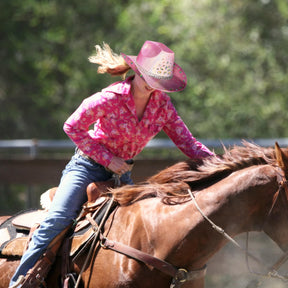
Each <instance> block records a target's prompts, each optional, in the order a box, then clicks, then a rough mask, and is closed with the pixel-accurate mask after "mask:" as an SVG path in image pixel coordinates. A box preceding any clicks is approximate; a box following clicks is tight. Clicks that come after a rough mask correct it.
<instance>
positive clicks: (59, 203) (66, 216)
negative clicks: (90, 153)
mask: <svg viewBox="0 0 288 288" xmlns="http://www.w3.org/2000/svg"><path fill="white" fill-rule="evenodd" d="M111 177H112V173H110V172H108V171H107V170H106V169H105V168H104V167H103V166H102V165H100V164H97V163H95V162H92V161H91V160H88V159H86V158H84V157H82V156H80V155H79V154H77V153H76V154H75V155H74V156H73V157H72V159H71V160H70V162H69V163H68V164H67V166H66V167H65V170H64V171H63V175H62V178H61V181H60V184H59V187H58V189H57V192H56V194H55V196H54V199H53V202H52V205H51V208H50V210H49V212H48V215H47V217H46V219H45V220H44V221H43V222H42V223H41V225H40V227H39V229H37V230H36V231H35V232H34V234H33V237H32V239H31V242H30V244H29V247H28V250H27V251H26V252H25V253H24V255H23V257H22V258H21V262H20V265H19V266H18V268H17V270H16V272H15V274H14V275H13V277H12V279H11V281H10V286H11V285H13V284H14V283H15V282H16V281H17V279H18V277H19V276H20V275H24V276H25V275H26V273H27V272H28V270H29V269H31V268H32V267H33V266H34V265H35V263H36V262H37V260H38V259H39V258H40V256H42V255H43V253H44V252H45V250H46V249H47V247H48V245H49V243H50V242H51V241H52V240H53V239H54V238H55V237H56V236H57V235H58V234H59V233H60V232H61V231H63V230H64V229H65V228H66V227H67V226H69V225H70V224H71V223H72V222H73V220H74V219H76V218H77V216H78V215H79V213H80V212H81V208H82V205H83V204H84V203H85V202H86V201H87V195H86V188H87V186H88V185H89V184H90V183H91V182H98V181H106V180H108V179H110V178H111ZM120 179H121V182H123V183H126V184H133V182H132V180H131V172H127V173H125V174H123V175H122V176H121V178H120Z"/></svg>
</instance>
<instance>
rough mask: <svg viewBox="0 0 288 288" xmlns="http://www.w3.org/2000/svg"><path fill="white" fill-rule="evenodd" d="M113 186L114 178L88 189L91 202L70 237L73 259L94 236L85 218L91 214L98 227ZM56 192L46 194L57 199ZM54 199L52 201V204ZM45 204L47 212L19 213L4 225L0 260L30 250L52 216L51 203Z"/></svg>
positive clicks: (0, 240)
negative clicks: (42, 224)
mask: <svg viewBox="0 0 288 288" xmlns="http://www.w3.org/2000/svg"><path fill="white" fill-rule="evenodd" d="M113 187H114V180H113V179H111V180H108V181H105V182H97V183H91V184H90V185H89V186H88V187H87V197H88V201H87V202H86V203H85V204H84V205H83V207H82V211H81V213H80V215H79V217H78V219H77V221H76V222H77V224H76V226H75V227H73V234H72V235H70V238H71V252H70V255H71V256H73V255H74V254H75V253H76V252H77V251H78V250H79V249H80V248H81V247H83V246H84V245H85V243H86V242H87V241H89V239H90V238H91V235H93V233H94V231H93V228H92V227H91V223H90V221H89V220H88V219H87V218H86V217H85V216H86V215H87V214H89V215H91V216H90V217H92V218H93V219H94V220H95V222H96V223H97V224H99V223H100V221H101V219H102V217H103V215H104V213H105V210H106V209H105V207H106V205H107V203H108V202H109V200H110V197H109V196H102V197H100V196H101V194H104V193H105V192H107V191H108V189H109V188H113ZM56 190H57V187H55V188H51V189H49V190H48V191H47V192H45V193H46V196H47V195H49V198H50V196H51V195H52V199H53V196H54V194H55V191H56ZM45 193H44V194H45ZM46 196H45V197H46ZM52 199H51V198H50V201H51V200H52ZM42 201H43V198H42ZM42 205H44V207H45V208H46V209H45V210H44V209H43V210H37V209H30V210H26V211H21V212H19V213H18V214H16V215H14V216H12V217H10V218H8V219H7V220H6V221H4V222H3V223H2V224H1V226H0V257H4V258H9V257H15V256H16V257H21V256H22V255H23V253H24V252H25V250H26V249H27V247H28V244H29V241H30V239H31V236H32V234H33V232H34V231H35V229H37V228H38V227H39V225H40V224H41V222H42V221H43V220H44V219H45V217H46V215H47V213H48V210H47V208H48V207H49V203H48V204H47V203H46V204H44V203H42ZM116 206H117V204H116V203H114V204H113V207H114V208H115V207H116ZM56 238H57V237H56ZM62 239H63V235H62V236H61V241H62ZM55 240H56V239H55ZM59 240H60V239H59Z"/></svg>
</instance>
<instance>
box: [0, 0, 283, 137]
mask: <svg viewBox="0 0 288 288" xmlns="http://www.w3.org/2000/svg"><path fill="white" fill-rule="evenodd" d="M0 11H1V12H0V21H1V25H0V35H1V40H2V41H1V43H3V45H2V48H1V50H0V56H1V59H2V65H1V66H0V107H1V113H0V125H1V126H0V131H1V138H2V139H3V138H4V139H9V138H65V137H66V136H65V135H64V133H63V132H62V124H63V122H64V121H65V119H66V118H67V117H68V116H69V114H70V113H71V112H72V111H73V110H74V109H75V108H76V107H77V106H78V105H79V104H80V102H81V101H82V99H84V98H85V97H87V96H88V95H90V94H91V93H93V92H95V91H98V90H99V89H101V88H103V87H105V86H106V85H107V84H108V83H111V79H110V77H109V76H105V75H97V73H96V66H95V65H92V64H90V63H89V62H88V61H87V58H88V56H89V55H90V54H91V53H93V49H94V47H93V46H94V45H95V44H99V43H101V42H103V41H105V42H107V43H109V44H110V45H111V47H113V49H114V50H115V51H116V52H121V51H122V52H125V53H127V54H137V53H138V51H139V49H140V48H141V46H142V44H143V42H144V41H145V40H147V39H149V40H155V41H162V42H164V43H165V44H167V45H168V46H169V47H170V48H171V49H173V50H174V51H175V52H176V61H177V63H179V64H180V65H181V66H182V67H183V68H184V69H185V71H186V73H187V76H188V85H187V88H186V89H185V91H183V92H181V93H173V94H172V95H171V97H172V99H173V101H174V103H175V105H176V107H177V108H178V111H179V113H180V114H181V116H182V117H183V119H184V120H185V122H186V123H187V124H188V126H189V127H190V128H191V131H192V132H193V134H194V135H195V136H196V137H198V138H199V137H201V138H220V139H221V138H232V137H240V138H256V137H285V136H287V134H288V128H287V127H286V125H285V123H286V121H287V117H288V114H287V113H286V110H287V108H288V107H287V105H288V104H287V103H288V101H287V96H286V95H287V90H288V89H287V88H288V87H287V86H288V77H287V65H286V63H287V52H286V51H287V49H288V4H287V1H286V0H274V1H272V0H270V1H269V0H262V1H258V0H257V1H252V2H251V1H248V0H244V1H243V0H235V1H233V2H232V1H228V0H205V1H185V0H180V1H177V2H175V1H172V0H159V1H154V0H147V1H145V2H143V1H140V0H133V1H132V0H130V1H129V0H127V1H116V0H99V1H96V2H95V1H92V0H87V1H85V5H84V4H83V3H79V1H75V0H69V1H68V0H61V1H56V0H50V1H48V0H42V1H38V0H26V1H20V0H13V1H8V0H3V1H1V3H0ZM115 80H118V79H115ZM112 81H113V80H112Z"/></svg>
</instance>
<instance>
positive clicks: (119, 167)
mask: <svg viewBox="0 0 288 288" xmlns="http://www.w3.org/2000/svg"><path fill="white" fill-rule="evenodd" d="M107 168H108V169H110V170H111V171H113V172H114V173H116V174H119V175H122V174H124V173H126V172H128V171H130V165H129V164H127V163H126V162H125V160H123V159H122V158H119V157H116V156H114V157H113V158H112V161H111V162H110V164H109V165H108V167H107Z"/></svg>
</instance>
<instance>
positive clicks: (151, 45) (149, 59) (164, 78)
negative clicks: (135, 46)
mask: <svg viewBox="0 0 288 288" xmlns="http://www.w3.org/2000/svg"><path fill="white" fill-rule="evenodd" d="M121 55H122V56H123V58H124V60H125V61H126V63H127V64H128V65H129V66H130V67H131V68H132V69H133V70H134V71H135V72H136V73H137V74H138V75H140V76H143V78H144V80H145V81H146V83H147V84H148V85H149V86H150V87H151V88H154V89H157V90H160V91H164V92H176V91H181V90H183V89H184V88H185V87H186V84H187V77H186V74H185V72H184V71H183V69H182V68H181V67H180V66H179V65H177V64H176V63H175V62H174V52H173V51H172V50H171V49H169V48H168V47H167V46H165V45H164V44H162V43H160V42H154V41H146V42H145V43H144V44H143V46H142V48H141V50H140V52H139V54H138V56H132V55H126V54H124V53H121Z"/></svg>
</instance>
